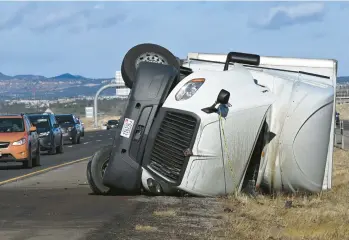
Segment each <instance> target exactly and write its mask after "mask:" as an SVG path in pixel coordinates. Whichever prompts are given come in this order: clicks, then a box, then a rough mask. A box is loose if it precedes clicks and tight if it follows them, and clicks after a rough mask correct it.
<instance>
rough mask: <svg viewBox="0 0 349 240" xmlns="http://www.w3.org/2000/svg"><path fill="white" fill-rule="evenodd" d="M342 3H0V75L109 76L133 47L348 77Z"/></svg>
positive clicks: (348, 5) (346, 10)
mask: <svg viewBox="0 0 349 240" xmlns="http://www.w3.org/2000/svg"><path fill="white" fill-rule="evenodd" d="M348 28H349V2H101V1H98V2H0V56H1V57H0V72H3V73H4V74H8V75H14V74H41V75H45V76H54V75H58V74H61V73H66V72H69V73H72V74H79V75H84V76H87V77H112V76H114V73H115V71H116V70H120V66H121V61H122V59H123V56H124V54H125V53H126V52H127V51H128V50H129V49H130V48H131V47H133V46H134V45H136V44H139V43H144V42H152V43H157V44H160V45H163V46H164V47H166V48H168V49H169V50H171V51H172V52H173V53H174V54H175V55H177V56H178V57H182V58H184V57H186V54H187V53H188V52H219V53H227V52H229V51H243V52H249V53H257V54H261V55H271V56H273V55H274V56H289V57H312V58H313V57H314V58H333V59H337V60H338V61H339V75H340V76H343V75H349V31H348Z"/></svg>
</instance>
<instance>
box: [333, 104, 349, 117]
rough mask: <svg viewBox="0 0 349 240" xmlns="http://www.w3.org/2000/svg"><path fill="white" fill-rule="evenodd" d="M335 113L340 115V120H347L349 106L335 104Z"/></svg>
mask: <svg viewBox="0 0 349 240" xmlns="http://www.w3.org/2000/svg"><path fill="white" fill-rule="evenodd" d="M336 109H337V112H339V114H340V116H339V117H340V118H341V119H349V104H348V103H344V104H337V106H336Z"/></svg>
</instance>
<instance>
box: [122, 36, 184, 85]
mask: <svg viewBox="0 0 349 240" xmlns="http://www.w3.org/2000/svg"><path fill="white" fill-rule="evenodd" d="M140 62H153V63H159V64H164V65H172V66H174V67H175V68H176V69H178V71H179V68H180V60H179V58H177V57H175V56H174V55H173V54H172V53H171V52H170V51H169V50H167V49H166V48H164V47H162V46H159V45H156V44H151V43H143V44H139V45H137V46H134V47H133V48H131V49H130V50H129V51H128V52H127V53H126V55H125V57H124V59H123V61H122V65H121V75H122V78H123V80H124V82H125V85H126V87H128V88H132V85H133V82H134V81H135V79H136V70H137V68H138V65H139V63H140Z"/></svg>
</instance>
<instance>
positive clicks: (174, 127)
mask: <svg viewBox="0 0 349 240" xmlns="http://www.w3.org/2000/svg"><path fill="white" fill-rule="evenodd" d="M196 124H197V120H196V119H195V118H194V117H193V116H190V115H187V114H183V113H177V112H167V113H166V114H165V117H164V118H163V120H162V122H161V125H160V128H159V130H158V133H157V136H156V138H155V142H154V145H153V149H152V152H151V155H150V163H149V166H150V167H151V168H152V169H153V170H155V171H156V172H158V173H159V174H161V175H163V176H164V177H166V178H168V179H170V180H172V181H178V180H179V178H180V176H181V173H182V170H183V171H184V169H183V168H184V167H185V166H184V164H185V161H186V160H187V159H186V158H189V157H186V156H185V155H184V151H185V150H186V149H188V148H191V147H192V145H193V143H192V141H193V138H194V134H195V131H196Z"/></svg>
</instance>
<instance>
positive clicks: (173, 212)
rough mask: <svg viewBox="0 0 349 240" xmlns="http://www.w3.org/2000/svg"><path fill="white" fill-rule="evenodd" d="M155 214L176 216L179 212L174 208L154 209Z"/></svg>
mask: <svg viewBox="0 0 349 240" xmlns="http://www.w3.org/2000/svg"><path fill="white" fill-rule="evenodd" d="M153 215H155V216H158V217H174V216H176V215H177V212H176V211H175V210H173V209H167V210H161V211H160V210H158V211H154V212H153Z"/></svg>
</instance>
